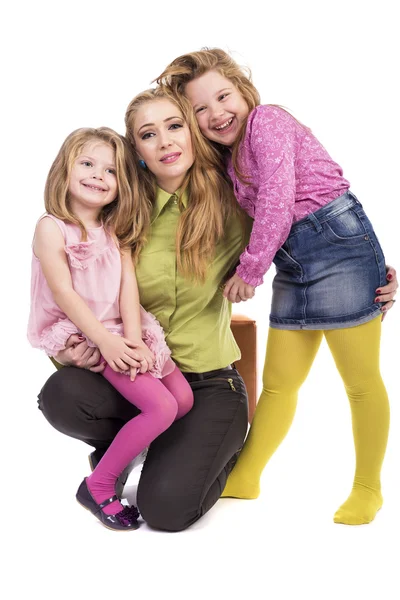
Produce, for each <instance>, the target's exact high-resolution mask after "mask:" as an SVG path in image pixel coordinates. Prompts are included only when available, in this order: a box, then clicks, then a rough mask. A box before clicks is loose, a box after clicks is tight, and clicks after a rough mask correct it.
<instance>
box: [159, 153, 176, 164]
mask: <svg viewBox="0 0 400 600" xmlns="http://www.w3.org/2000/svg"><path fill="white" fill-rule="evenodd" d="M180 155H181V152H171V153H170V154H164V156H163V157H162V158H160V162H162V163H164V164H170V163H173V162H175V161H177V160H178V158H179V157H180Z"/></svg>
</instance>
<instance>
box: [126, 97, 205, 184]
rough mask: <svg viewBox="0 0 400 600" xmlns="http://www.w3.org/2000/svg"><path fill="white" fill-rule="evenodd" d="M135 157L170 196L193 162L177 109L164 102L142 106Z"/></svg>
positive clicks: (185, 127) (186, 130)
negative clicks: (136, 155)
mask: <svg viewBox="0 0 400 600" xmlns="http://www.w3.org/2000/svg"><path fill="white" fill-rule="evenodd" d="M133 134H134V139H135V146H136V150H137V153H138V154H139V156H140V158H141V159H142V160H144V161H145V163H146V165H147V168H148V169H149V170H150V171H151V172H152V173H153V174H154V175H155V177H156V181H157V184H158V185H159V186H160V187H161V188H162V189H163V190H165V191H166V192H169V193H171V194H173V193H174V192H176V190H177V189H178V188H179V187H180V186H181V184H182V182H183V180H184V178H185V175H186V173H187V171H188V170H189V169H190V167H191V166H192V164H193V162H194V156H193V148H192V138H191V135H190V131H189V127H188V125H187V124H186V122H185V121H184V118H183V115H182V113H181V111H180V110H179V108H178V107H177V106H175V104H173V103H172V102H170V101H169V100H167V99H163V98H160V99H156V100H151V101H149V102H146V103H145V104H142V106H140V108H139V109H138V111H137V113H136V116H135V122H134V131H133Z"/></svg>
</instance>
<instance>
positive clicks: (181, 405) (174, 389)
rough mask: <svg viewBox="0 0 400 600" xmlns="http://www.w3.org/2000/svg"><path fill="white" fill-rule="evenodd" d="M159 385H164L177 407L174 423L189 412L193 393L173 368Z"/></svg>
mask: <svg viewBox="0 0 400 600" xmlns="http://www.w3.org/2000/svg"><path fill="white" fill-rule="evenodd" d="M161 383H162V384H163V385H165V387H166V388H167V390H169V391H170V392H171V394H172V395H173V397H174V398H175V400H176V402H177V405H178V413H177V415H176V419H175V420H176V421H177V420H178V419H180V418H181V417H183V416H184V415H186V413H188V412H189V410H190V409H191V408H192V407H193V392H192V388H191V387H190V385H189V384H188V382H187V381H186V379H185V378H184V376H183V375H182V373H181V372H180V370H179V369H178V367H175V369H174V371H172V373H170V374H169V375H167V376H166V377H163V378H162V379H161Z"/></svg>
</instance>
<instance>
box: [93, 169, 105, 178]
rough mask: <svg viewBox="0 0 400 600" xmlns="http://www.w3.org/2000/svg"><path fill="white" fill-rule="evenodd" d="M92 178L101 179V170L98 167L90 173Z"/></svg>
mask: <svg viewBox="0 0 400 600" xmlns="http://www.w3.org/2000/svg"><path fill="white" fill-rule="evenodd" d="M92 179H101V180H102V181H103V172H102V170H101V169H100V167H95V168H94V172H93V175H92Z"/></svg>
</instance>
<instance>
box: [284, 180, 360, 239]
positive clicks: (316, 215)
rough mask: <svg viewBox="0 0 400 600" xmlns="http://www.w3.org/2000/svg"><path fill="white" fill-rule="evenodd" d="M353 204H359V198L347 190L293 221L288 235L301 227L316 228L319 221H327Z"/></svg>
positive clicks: (301, 228) (300, 229)
mask: <svg viewBox="0 0 400 600" xmlns="http://www.w3.org/2000/svg"><path fill="white" fill-rule="evenodd" d="M355 205H360V202H359V200H357V198H356V196H355V195H354V194H353V193H352V192H350V191H347V192H345V193H344V194H342V195H341V196H339V198H336V200H332V201H331V202H328V204H325V206H322V207H321V208H319V209H318V210H316V211H315V212H313V213H310V214H309V215H307V216H306V217H304V218H303V219H301V220H300V221H297V223H294V225H292V228H291V230H290V234H289V235H292V234H294V233H297V232H298V231H302V230H303V229H308V227H316V228H317V229H318V225H319V224H320V223H325V222H326V221H329V219H333V218H334V217H337V215H340V214H341V213H342V212H345V211H346V210H348V209H349V208H351V207H352V206H355Z"/></svg>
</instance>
